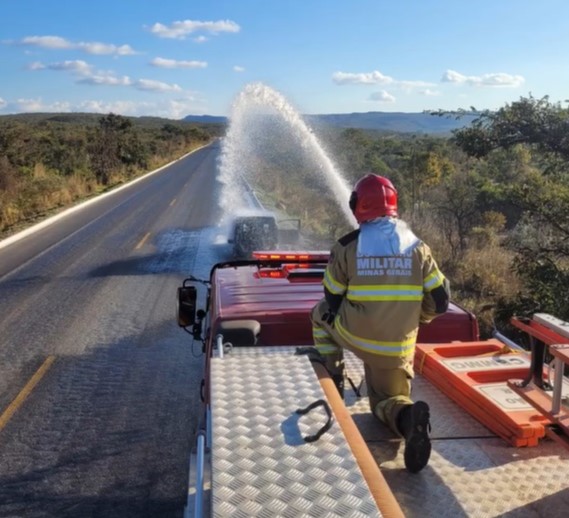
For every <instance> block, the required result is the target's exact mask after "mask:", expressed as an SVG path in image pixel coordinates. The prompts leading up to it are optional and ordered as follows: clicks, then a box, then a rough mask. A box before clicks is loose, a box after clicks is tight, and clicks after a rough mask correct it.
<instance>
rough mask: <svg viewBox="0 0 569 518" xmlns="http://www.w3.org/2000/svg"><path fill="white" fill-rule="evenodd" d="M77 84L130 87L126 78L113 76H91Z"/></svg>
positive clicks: (129, 82)
mask: <svg viewBox="0 0 569 518" xmlns="http://www.w3.org/2000/svg"><path fill="white" fill-rule="evenodd" d="M77 82H78V83H81V84H85V85H93V86H101V85H104V86H130V85H132V84H133V83H132V81H131V79H130V77H128V76H122V77H118V76H116V75H114V74H102V73H99V74H92V75H89V76H87V77H84V78H83V79H79V80H78V81H77Z"/></svg>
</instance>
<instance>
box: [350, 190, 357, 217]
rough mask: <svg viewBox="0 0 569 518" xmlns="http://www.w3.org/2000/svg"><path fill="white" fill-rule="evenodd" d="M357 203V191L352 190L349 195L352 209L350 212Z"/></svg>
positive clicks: (354, 208) (353, 210)
mask: <svg viewBox="0 0 569 518" xmlns="http://www.w3.org/2000/svg"><path fill="white" fill-rule="evenodd" d="M357 204H358V193H357V192H356V191H353V192H352V194H351V196H350V209H351V210H352V212H355V211H356V205H357Z"/></svg>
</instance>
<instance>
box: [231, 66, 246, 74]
mask: <svg viewBox="0 0 569 518" xmlns="http://www.w3.org/2000/svg"><path fill="white" fill-rule="evenodd" d="M233 71H234V72H245V69H244V68H243V67H240V66H239V65H235V66H234V67H233Z"/></svg>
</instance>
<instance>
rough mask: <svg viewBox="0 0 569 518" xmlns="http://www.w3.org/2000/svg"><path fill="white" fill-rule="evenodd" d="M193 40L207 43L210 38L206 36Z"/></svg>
mask: <svg viewBox="0 0 569 518" xmlns="http://www.w3.org/2000/svg"><path fill="white" fill-rule="evenodd" d="M193 40H194V41H195V42H196V43H205V42H206V41H208V40H209V38H206V37H205V36H197V37H196V38H193Z"/></svg>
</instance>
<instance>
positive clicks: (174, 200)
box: [170, 198, 176, 207]
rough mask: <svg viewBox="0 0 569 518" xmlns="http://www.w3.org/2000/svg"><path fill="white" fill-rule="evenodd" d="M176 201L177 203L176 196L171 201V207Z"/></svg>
mask: <svg viewBox="0 0 569 518" xmlns="http://www.w3.org/2000/svg"><path fill="white" fill-rule="evenodd" d="M174 203H176V198H174V199H173V200H172V201H171V202H170V207H172V206H173V205H174Z"/></svg>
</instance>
